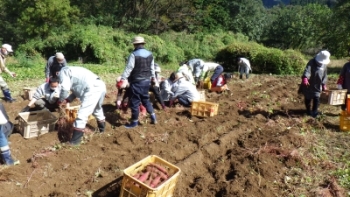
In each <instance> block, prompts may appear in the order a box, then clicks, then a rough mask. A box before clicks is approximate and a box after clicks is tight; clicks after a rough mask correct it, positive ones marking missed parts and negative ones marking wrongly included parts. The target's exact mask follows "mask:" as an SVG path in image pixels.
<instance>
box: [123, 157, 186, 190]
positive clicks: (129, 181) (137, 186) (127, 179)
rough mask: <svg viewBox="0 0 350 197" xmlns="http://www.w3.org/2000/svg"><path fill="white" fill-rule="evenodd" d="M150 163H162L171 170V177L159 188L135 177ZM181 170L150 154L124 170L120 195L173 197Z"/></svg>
mask: <svg viewBox="0 0 350 197" xmlns="http://www.w3.org/2000/svg"><path fill="white" fill-rule="evenodd" d="M149 164H158V165H161V166H163V167H164V168H165V169H166V170H167V171H168V172H169V175H170V178H169V179H168V180H166V181H165V182H163V183H162V184H160V185H159V186H158V187H157V188H152V187H150V186H148V185H146V184H144V183H142V182H140V181H139V180H138V179H136V178H134V177H133V175H135V174H136V173H138V172H140V171H142V170H143V169H145V168H146V166H147V165H149ZM180 172H181V170H180V168H178V167H176V166H175V165H173V164H171V163H169V162H167V161H165V160H164V159H162V158H160V157H158V156H156V155H150V156H148V157H146V158H144V159H142V160H141V161H139V162H137V163H135V164H133V165H132V166H130V167H128V168H126V169H125V170H124V176H123V181H122V186H121V190H120V194H119V197H172V196H173V193H174V190H175V186H176V183H177V180H178V178H179V175H180Z"/></svg>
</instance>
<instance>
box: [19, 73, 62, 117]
mask: <svg viewBox="0 0 350 197" xmlns="http://www.w3.org/2000/svg"><path fill="white" fill-rule="evenodd" d="M60 92H61V85H60V84H59V79H58V78H55V77H51V78H50V79H49V82H48V83H44V84H42V85H40V86H39V87H38V88H37V89H36V92H35V93H34V95H33V98H32V100H31V101H30V102H29V104H28V105H27V106H26V107H25V108H24V109H23V110H22V112H28V111H29V110H30V107H31V106H32V105H33V104H34V105H35V108H34V109H35V110H43V109H48V110H50V111H55V109H56V108H58V104H57V101H58V98H59V95H60Z"/></svg>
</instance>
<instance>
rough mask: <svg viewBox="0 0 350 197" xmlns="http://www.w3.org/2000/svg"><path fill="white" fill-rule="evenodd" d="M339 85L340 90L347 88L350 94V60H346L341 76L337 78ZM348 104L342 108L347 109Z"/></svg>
mask: <svg viewBox="0 0 350 197" xmlns="http://www.w3.org/2000/svg"><path fill="white" fill-rule="evenodd" d="M337 87H338V89H339V90H342V89H347V91H348V92H347V94H350V62H346V63H345V64H344V66H343V68H342V69H341V71H340V75H339V78H338V80H337ZM346 104H347V102H345V105H342V106H341V109H342V110H345V109H346V107H347V106H346Z"/></svg>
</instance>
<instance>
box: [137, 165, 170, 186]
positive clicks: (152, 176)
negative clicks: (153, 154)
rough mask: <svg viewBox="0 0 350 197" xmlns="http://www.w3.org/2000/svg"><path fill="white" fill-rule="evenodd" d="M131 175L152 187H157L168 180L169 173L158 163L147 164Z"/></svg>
mask: <svg viewBox="0 0 350 197" xmlns="http://www.w3.org/2000/svg"><path fill="white" fill-rule="evenodd" d="M133 177H134V178H135V179H137V180H139V181H140V182H142V183H144V184H146V185H148V186H150V187H152V188H157V187H158V186H160V185H161V184H162V183H164V182H165V181H166V180H168V179H169V178H170V175H169V172H168V171H167V170H166V169H165V168H164V167H163V166H161V165H158V164H148V165H147V166H146V168H144V169H143V170H142V171H140V172H138V173H136V174H134V175H133ZM135 185H136V184H135Z"/></svg>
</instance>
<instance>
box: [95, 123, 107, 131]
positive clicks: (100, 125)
mask: <svg viewBox="0 0 350 197" xmlns="http://www.w3.org/2000/svg"><path fill="white" fill-rule="evenodd" d="M97 127H98V130H100V133H103V132H104V131H105V127H106V122H105V121H104V120H102V121H97Z"/></svg>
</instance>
